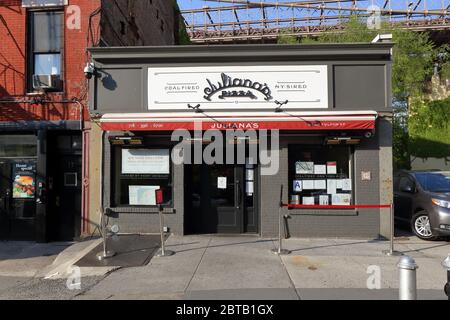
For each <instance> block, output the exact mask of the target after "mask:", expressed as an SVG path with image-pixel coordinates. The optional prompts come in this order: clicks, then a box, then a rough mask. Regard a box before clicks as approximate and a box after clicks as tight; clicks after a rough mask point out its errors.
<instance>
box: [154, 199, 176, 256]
mask: <svg viewBox="0 0 450 320" xmlns="http://www.w3.org/2000/svg"><path fill="white" fill-rule="evenodd" d="M158 207H159V232H160V235H161V250H159V251H158V253H157V254H156V256H157V257H168V256H173V255H174V254H175V252H173V251H171V250H166V245H165V243H164V214H163V207H162V205H161V204H160V205H158Z"/></svg>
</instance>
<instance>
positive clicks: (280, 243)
mask: <svg viewBox="0 0 450 320" xmlns="http://www.w3.org/2000/svg"><path fill="white" fill-rule="evenodd" d="M282 208H283V185H281V188H280V203H279V205H278V249H277V248H275V249H272V252H273V253H275V254H278V255H285V254H290V253H291V251H289V250H287V249H283V239H282V234H283V230H282V228H283V215H282V210H281V209H282Z"/></svg>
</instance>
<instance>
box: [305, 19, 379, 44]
mask: <svg viewBox="0 0 450 320" xmlns="http://www.w3.org/2000/svg"><path fill="white" fill-rule="evenodd" d="M378 33H379V30H377V31H375V30H371V29H368V28H367V25H366V24H365V23H364V22H363V20H361V19H360V18H358V17H357V16H353V17H351V18H350V19H349V20H348V22H347V23H346V24H345V27H344V29H343V31H341V32H329V33H321V34H320V35H319V36H318V37H317V38H303V39H302V41H301V43H354V42H370V41H372V40H373V38H375V36H376V35H377V34H378Z"/></svg>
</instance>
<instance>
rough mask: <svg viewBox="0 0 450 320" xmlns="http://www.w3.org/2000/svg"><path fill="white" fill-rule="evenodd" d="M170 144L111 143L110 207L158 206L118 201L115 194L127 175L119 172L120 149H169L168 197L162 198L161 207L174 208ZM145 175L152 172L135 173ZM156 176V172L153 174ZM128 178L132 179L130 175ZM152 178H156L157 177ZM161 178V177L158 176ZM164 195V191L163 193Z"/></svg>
mask: <svg viewBox="0 0 450 320" xmlns="http://www.w3.org/2000/svg"><path fill="white" fill-rule="evenodd" d="M172 148H173V146H172V145H163V144H144V145H136V146H132V145H117V146H115V145H111V189H110V190H111V193H110V203H111V208H158V205H130V204H122V203H120V202H121V201H120V195H117V192H120V191H118V189H119V190H120V181H121V180H126V179H127V175H126V174H125V175H124V174H122V173H121V166H122V149H149V150H151V149H168V150H169V171H170V172H169V174H168V176H169V182H168V186H169V187H170V199H164V203H163V207H165V208H174V168H175V167H174V164H173V163H172ZM135 175H141V176H143V177H145V176H152V175H153V174H135ZM155 176H157V174H155ZM129 179H132V177H130V178H129ZM153 179H155V180H156V179H158V178H157V177H155V178H153ZM160 179H161V178H160ZM164 195H165V196H166V193H165V194H164Z"/></svg>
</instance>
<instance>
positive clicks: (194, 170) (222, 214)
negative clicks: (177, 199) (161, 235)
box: [185, 164, 258, 234]
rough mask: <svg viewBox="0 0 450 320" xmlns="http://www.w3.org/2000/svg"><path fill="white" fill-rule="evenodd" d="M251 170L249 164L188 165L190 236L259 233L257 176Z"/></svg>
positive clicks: (186, 167) (187, 198)
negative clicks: (247, 166)
mask: <svg viewBox="0 0 450 320" xmlns="http://www.w3.org/2000/svg"><path fill="white" fill-rule="evenodd" d="M253 169H254V168H253V167H252V170H253ZM247 171H248V170H247V168H246V166H245V165H226V164H223V165H222V164H215V165H206V164H203V165H189V166H185V197H186V202H185V210H186V215H185V231H186V233H187V234H198V233H237V234H239V233H245V232H257V231H258V228H257V221H258V219H257V210H256V207H255V203H256V200H255V198H256V195H255V191H256V190H255V181H254V179H255V177H253V175H254V172H252V173H248V172H247Z"/></svg>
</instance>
